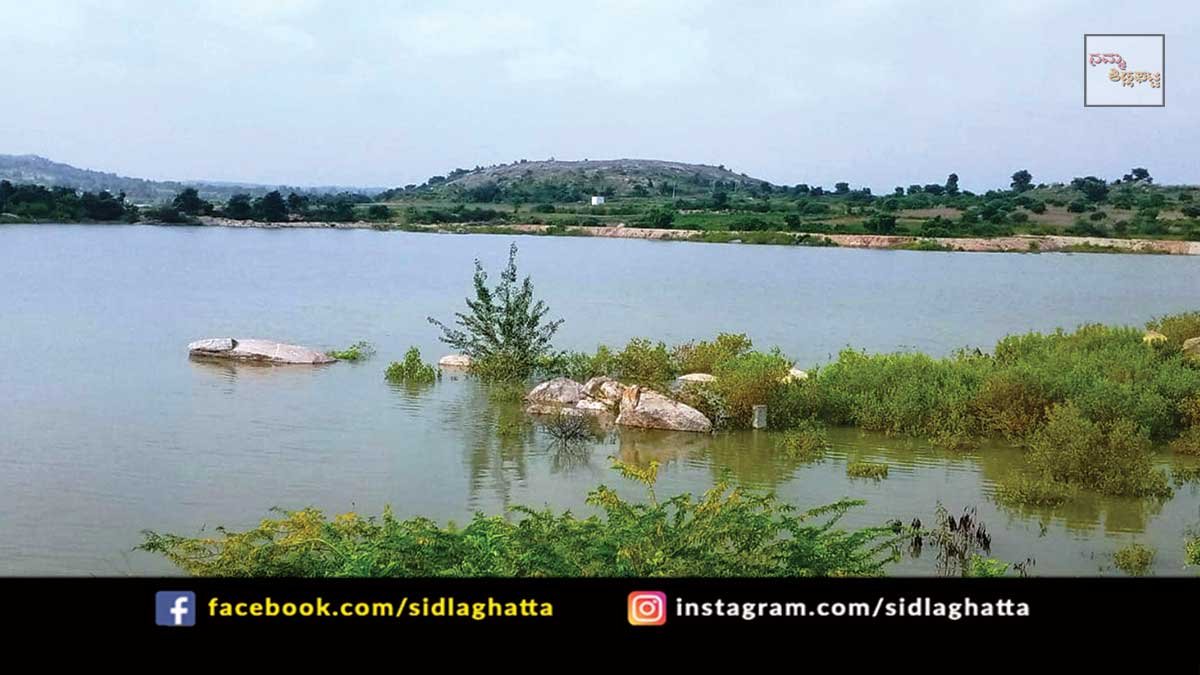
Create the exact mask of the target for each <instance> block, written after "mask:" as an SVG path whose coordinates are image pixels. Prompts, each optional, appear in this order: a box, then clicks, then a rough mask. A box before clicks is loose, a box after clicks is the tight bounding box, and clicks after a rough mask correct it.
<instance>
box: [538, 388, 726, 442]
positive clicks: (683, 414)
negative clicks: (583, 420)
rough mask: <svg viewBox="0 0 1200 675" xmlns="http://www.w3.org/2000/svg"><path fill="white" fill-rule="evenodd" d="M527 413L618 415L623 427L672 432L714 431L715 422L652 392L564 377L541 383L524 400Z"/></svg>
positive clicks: (691, 408)
mask: <svg viewBox="0 0 1200 675" xmlns="http://www.w3.org/2000/svg"><path fill="white" fill-rule="evenodd" d="M525 399H526V401H528V403H529V405H528V406H527V407H526V411H527V412H529V413H532V414H537V415H549V414H556V413H566V414H596V415H611V414H614V413H615V414H616V423H617V424H619V425H622V426H629V427H642V428H646V429H667V430H672V431H700V432H708V431H712V422H710V421H709V419H708V418H707V417H705V416H704V414H703V413H701V412H700V411H699V410H696V409H695V408H693V407H691V406H689V405H686V404H684V403H680V402H679V401H676V400H674V399H672V398H670V397H668V396H665V395H663V394H661V393H659V392H657V391H654V390H653V389H646V388H644V387H639V386H636V385H634V386H625V385H623V384H621V383H620V382H617V381H616V380H614V379H612V378H610V377H593V378H592V379H590V380H588V381H587V382H585V383H583V384H579V383H578V382H576V381H575V380H571V379H568V378H565V377H558V378H555V379H553V380H548V381H546V382H542V383H541V384H539V385H537V386H536V387H534V388H533V389H532V390H530V392H529V393H528V394H527V395H526V396H525Z"/></svg>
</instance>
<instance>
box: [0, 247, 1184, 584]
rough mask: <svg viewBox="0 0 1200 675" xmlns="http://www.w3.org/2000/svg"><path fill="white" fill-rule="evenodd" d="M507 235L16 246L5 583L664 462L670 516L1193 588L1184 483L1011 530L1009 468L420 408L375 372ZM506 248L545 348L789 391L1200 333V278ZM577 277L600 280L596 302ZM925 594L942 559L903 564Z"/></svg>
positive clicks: (1136, 264)
mask: <svg viewBox="0 0 1200 675" xmlns="http://www.w3.org/2000/svg"><path fill="white" fill-rule="evenodd" d="M511 241H512V239H511V238H510V237H500V236H497V237H486V236H479V237H465V238H450V237H439V236H435V235H421V234H407V233H379V232H371V231H325V230H311V231H308V230H305V231H282V230H281V231H271V230H236V229H223V228H154V227H95V226H62V227H0V289H3V291H0V317H3V328H0V352H3V353H6V354H21V355H22V358H19V359H8V360H6V361H4V363H3V364H0V430H2V431H0V574H39V573H40V574H107V573H113V572H114V571H121V572H129V573H170V572H171V571H172V569H171V567H170V566H169V565H168V564H166V563H165V562H164V561H163V560H161V559H160V558H157V557H155V556H148V555H145V554H137V553H127V552H128V551H129V550H130V549H131V548H132V547H133V546H134V545H135V544H137V543H138V541H139V535H138V533H139V531H141V530H142V529H147V528H148V529H154V530H159V531H168V532H181V533H194V532H197V531H199V530H200V529H201V528H207V529H208V531H211V530H212V528H213V527H215V526H217V525H225V526H228V527H231V528H238V529H240V528H246V527H249V526H253V525H254V524H256V523H257V522H258V520H259V519H260V518H262V517H263V516H264V515H266V513H267V511H268V509H270V508H271V507H274V506H279V507H283V508H301V507H304V506H310V505H311V506H314V507H317V508H320V509H322V510H325V511H327V512H331V513H337V512H343V511H348V510H356V511H359V512H362V513H378V512H380V511H381V510H382V509H383V508H384V506H385V505H391V506H392V507H393V509H394V510H395V512H396V513H397V515H399V516H401V517H409V516H418V515H420V516H428V517H430V518H432V519H434V520H437V521H440V522H445V521H448V520H454V521H457V522H462V521H463V520H465V519H467V518H470V517H471V515H472V513H473V512H475V511H483V512H486V513H493V514H495V513H502V512H504V510H505V509H506V508H507V507H510V506H512V505H516V504H526V505H530V506H533V507H543V506H550V507H552V508H554V509H555V510H562V509H571V510H572V511H574V512H577V513H585V512H590V507H589V506H588V505H587V504H586V502H585V498H586V495H587V493H588V491H590V490H591V489H593V488H594V487H596V486H597V485H598V484H601V483H604V484H607V485H609V486H610V487H612V488H613V489H614V490H616V491H617V492H618V493H619V494H621V495H622V496H623V497H625V498H628V499H636V498H641V497H643V496H644V494H645V493H644V490H643V489H642V488H641V486H639V485H636V484H634V483H632V482H630V481H626V480H624V479H622V478H620V476H619V475H618V474H616V472H614V471H612V470H611V469H610V459H609V458H611V457H615V458H619V459H621V460H623V461H626V462H633V463H639V464H645V463H647V462H650V461H658V462H660V464H661V465H662V469H661V470H660V472H659V484H658V485H657V486H656V492H657V494H659V495H673V494H678V493H682V492H691V493H693V494H696V493H700V492H703V491H704V490H706V489H707V488H709V487H710V486H711V485H712V484H713V481H714V480H716V479H717V478H718V477H721V476H724V475H729V476H730V477H731V478H732V479H733V480H735V481H738V482H740V483H743V484H746V485H748V486H752V487H755V488H761V489H768V490H774V491H775V492H776V493H778V494H779V496H780V497H781V498H782V499H784V500H786V501H788V502H789V503H792V504H795V505H796V506H798V507H812V506H817V505H821V504H827V503H829V502H832V501H835V500H837V499H840V498H843V497H851V498H856V499H862V500H865V501H866V502H867V505H866V506H865V507H863V508H859V509H855V510H852V511H851V512H849V513H847V514H846V516H845V518H844V519H843V525H844V526H847V527H861V526H868V525H879V524H881V523H884V522H887V521H889V520H892V519H899V520H901V521H902V522H906V523H907V522H910V521H911V519H912V518H921V519H922V521H923V522H930V519H931V518H932V516H933V512H934V510H935V509H936V507H937V504H938V503H939V502H940V503H942V504H944V505H945V507H946V508H947V509H948V510H949V511H951V512H954V513H958V512H961V510H962V509H964V508H967V507H975V508H976V509H977V510H978V514H979V518H980V519H981V520H982V521H984V522H985V523H986V524H987V526H988V530H989V532H991V534H992V537H993V540H992V551H993V554H994V555H996V556H997V557H1001V558H1004V559H1007V560H1024V559H1025V558H1026V557H1032V558H1036V559H1037V566H1036V568H1035V571H1036V573H1038V574H1092V573H1097V572H1104V573H1108V572H1111V571H1112V570H1111V555H1112V552H1113V551H1115V550H1116V549H1117V548H1119V547H1121V546H1123V545H1125V544H1128V543H1130V542H1132V541H1139V542H1141V543H1143V544H1146V545H1147V546H1151V547H1153V548H1155V549H1157V552H1158V555H1157V556H1156V558H1155V570H1156V572H1157V573H1159V574H1180V573H1182V572H1183V550H1182V549H1183V537H1184V536H1185V534H1186V533H1187V532H1188V531H1189V528H1191V529H1196V528H1200V487H1198V486H1197V484H1195V483H1187V484H1183V485H1181V486H1180V487H1178V488H1177V489H1176V495H1175V497H1174V498H1173V499H1171V500H1169V501H1166V502H1163V503H1156V502H1153V501H1149V502H1148V501H1142V500H1123V499H1111V498H1103V497H1099V496H1095V495H1082V496H1081V497H1080V498H1079V499H1078V500H1076V501H1074V502H1072V503H1070V504H1067V505H1064V506H1062V507H1059V508H1055V509H1047V510H1036V509H1035V510H1023V509H1010V508H1001V507H999V506H997V505H996V504H995V502H994V500H993V498H992V495H993V492H994V486H995V482H996V481H997V480H999V479H1000V478H1002V477H1003V476H1005V475H1006V474H1007V473H1008V472H1009V471H1011V470H1013V469H1014V468H1015V467H1016V466H1018V464H1019V462H1020V461H1021V454H1020V451H1019V450H1017V449H1014V448H1008V447H1003V446H995V447H993V446H986V447H982V448H979V449H977V450H975V451H972V452H969V453H953V452H946V451H942V450H939V449H936V448H932V447H929V446H928V445H927V444H925V443H922V442H919V441H912V440H905V439H897V438H887V437H881V436H877V435H872V434H864V433H859V432H857V431H854V430H834V431H833V432H832V433H831V440H832V442H833V449H832V450H831V451H830V452H829V453H828V454H827V456H826V457H825V458H823V459H822V460H821V461H818V462H812V463H803V462H800V461H798V460H796V459H793V458H790V457H788V456H787V455H786V454H785V453H780V452H777V451H776V449H775V445H776V443H777V442H778V438H777V437H775V436H774V435H773V434H769V433H764V432H738V433H721V434H715V435H711V436H708V435H699V434H675V433H668V432H660V431H650V430H638V429H613V428H607V429H597V430H596V432H595V435H594V436H592V437H590V438H588V439H586V440H585V441H584V442H582V443H576V444H568V445H564V444H562V443H558V442H556V441H555V440H554V439H553V438H552V437H551V436H550V434H548V433H546V431H545V429H544V428H543V427H544V422H539V421H537V420H533V419H530V418H529V417H527V416H526V415H525V414H524V413H523V411H522V410H521V407H520V405H519V403H517V402H516V400H515V399H514V398H513V397H512V396H511V392H502V391H494V390H492V389H490V388H488V387H483V386H480V385H479V384H478V383H476V382H474V381H473V380H468V379H465V378H464V377H463V376H462V375H461V374H457V373H454V372H453V371H449V370H446V371H444V372H443V377H442V379H441V380H440V381H439V382H437V383H435V384H433V385H429V386H424V387H407V386H403V385H401V386H394V385H389V384H388V383H387V382H386V381H385V380H384V378H383V372H384V370H385V369H386V367H387V364H388V362H390V361H392V360H399V359H401V358H402V357H403V355H404V353H405V351H406V350H407V349H408V348H409V347H410V346H416V347H418V348H419V349H420V350H421V352H422V355H423V357H424V358H425V360H427V361H433V360H436V359H437V357H438V356H440V355H441V354H443V353H445V348H444V346H443V345H441V344H439V343H438V342H437V332H436V331H435V330H433V329H431V327H430V326H429V324H428V322H427V321H426V317H428V316H437V317H442V318H449V316H450V314H451V313H452V312H453V311H455V310H456V309H458V308H461V306H462V301H463V296H464V294H466V293H467V292H469V290H470V289H469V286H470V270H471V268H472V263H473V261H474V259H475V258H477V257H478V258H480V259H481V260H482V261H483V262H484V264H485V265H486V266H488V267H489V268H492V267H495V266H496V265H502V264H503V262H504V260H505V259H506V256H507V253H508V247H509V244H510V243H511ZM519 245H520V247H521V264H522V272H523V273H524V272H528V273H529V274H531V275H532V277H533V279H534V280H535V282H536V284H537V290H538V294H539V295H540V296H543V297H545V299H546V301H547V303H548V304H549V306H550V307H551V308H552V314H553V315H555V316H556V317H561V318H563V319H565V321H566V323H565V324H564V325H563V329H562V330H561V331H560V333H559V334H558V335H557V336H556V346H557V347H558V348H561V349H589V350H590V349H594V348H595V347H596V345H597V344H598V343H607V344H623V343H624V342H625V341H626V340H628V339H629V338H631V337H634V336H639V335H644V336H649V337H651V338H653V339H655V340H664V341H666V342H669V343H678V342H682V341H686V340H691V339H704V338H711V337H712V336H713V335H715V334H717V333H718V332H722V331H724V332H745V333H747V334H748V335H749V336H750V337H751V338H752V339H753V340H754V343H755V344H756V345H758V346H761V347H764V348H767V347H771V346H774V345H777V346H779V347H780V348H781V349H782V350H783V351H784V352H785V353H786V354H787V355H788V356H789V357H791V358H794V359H795V360H797V361H798V362H800V363H801V364H802V367H803V366H804V365H813V364H820V363H823V362H824V361H826V360H827V359H828V358H831V357H832V356H833V355H835V354H836V353H837V352H838V351H839V350H840V349H841V348H843V347H845V346H846V345H847V344H852V345H853V346H855V347H858V348H863V349H866V350H869V351H891V350H897V349H909V350H919V351H922V352H928V353H932V354H946V353H948V352H950V351H951V350H953V349H955V348H958V347H961V346H963V345H980V346H983V347H985V348H986V347H987V346H989V345H991V344H994V342H995V340H997V339H998V338H1000V337H1002V336H1003V335H1005V334H1008V333H1019V332H1025V331H1029V330H1041V331H1046V330H1053V329H1054V328H1055V327H1058V326H1063V327H1066V328H1071V327H1074V326H1076V325H1079V324H1080V323H1084V322H1090V321H1101V322H1106V323H1124V324H1141V323H1144V322H1145V321H1147V320H1148V319H1150V318H1152V317H1154V316H1157V315H1161V314H1166V313H1170V312H1177V311H1185V310H1191V309H1195V282H1194V280H1195V279H1196V271H1197V266H1198V265H1200V259H1197V258H1185V257H1176V256H1123V255H1110V256H1056V255H1039V256H1017V255H989V254H971V255H955V254H933V253H913V252H903V251H900V252H894V251H849V250H839V249H820V248H801V247H773V246H754V247H750V246H746V247H738V246H715V245H703V244H686V243H659V242H645V241H632V240H630V241H625V240H616V239H605V240H581V239H577V238H570V237H562V238H551V237H528V238H520V239H519ZM581 270H604V271H605V274H604V278H605V281H604V283H600V284H598V283H595V279H594V275H588V274H581V273H580V271H581ZM698 270H702V271H703V273H702V274H698V273H697V271H698ZM198 279H200V280H203V283H197V280H198ZM997 279H1003V280H1004V281H1005V283H1003V284H997V283H996V280H997ZM680 280H686V283H681V282H680ZM1146 288H1154V293H1152V294H1147V293H1146V291H1145V289H1146ZM931 307H936V308H937V311H936V312H932V311H930V308H931ZM209 335H259V336H266V337H270V338H272V339H278V340H282V341H285V342H289V343H295V344H304V345H311V346H314V347H325V346H329V345H347V344H352V343H353V342H355V341H357V340H368V341H370V342H372V343H373V344H374V345H375V346H376V348H377V350H378V351H377V356H376V358H375V359H374V360H369V361H365V362H361V363H335V364H329V365H327V366H324V367H298V368H291V367H273V366H260V365H256V364H243V363H230V362H222V361H195V360H191V359H189V358H188V355H187V349H186V347H187V344H188V343H189V342H191V341H193V340H196V339H198V338H201V337H205V336H209ZM858 459H863V460H869V461H878V462H886V463H887V464H888V465H889V466H890V473H889V475H888V478H887V479H885V480H880V481H872V480H854V479H850V478H848V477H847V476H846V465H847V463H848V462H850V461H854V460H858ZM1166 461H1168V458H1167V456H1165V455H1164V462H1166ZM1171 461H1182V460H1171ZM926 548H928V547H926ZM932 570H933V566H932V563H931V562H930V561H929V558H928V555H927V554H925V555H922V556H919V557H916V558H906V559H905V560H903V561H902V562H901V563H900V564H899V565H897V567H896V568H895V571H896V572H898V573H902V574H930V573H932Z"/></svg>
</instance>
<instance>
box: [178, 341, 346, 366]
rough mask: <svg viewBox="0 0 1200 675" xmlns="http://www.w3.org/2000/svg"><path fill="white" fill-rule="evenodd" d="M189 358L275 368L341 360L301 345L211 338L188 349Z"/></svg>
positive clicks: (194, 343)
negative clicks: (258, 364) (237, 362)
mask: <svg viewBox="0 0 1200 675" xmlns="http://www.w3.org/2000/svg"><path fill="white" fill-rule="evenodd" d="M188 354H190V355H191V356H193V357H196V358H210V359H230V360H234V361H252V362H257V363H267V364H273V365H289V364H305V365H312V364H319V363H333V362H334V361H336V360H337V359H335V358H333V357H332V356H329V355H328V354H326V353H324V352H319V351H317V350H315V349H309V348H308V347H301V346H300V345H289V344H286V343H283V342H275V341H274V340H259V339H256V338H249V339H241V338H207V339H204V340H197V341H195V342H193V343H191V344H189V345H188Z"/></svg>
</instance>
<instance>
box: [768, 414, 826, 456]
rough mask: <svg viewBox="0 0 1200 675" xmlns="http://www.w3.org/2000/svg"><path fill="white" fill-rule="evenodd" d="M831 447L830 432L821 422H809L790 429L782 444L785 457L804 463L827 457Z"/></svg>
mask: <svg viewBox="0 0 1200 675" xmlns="http://www.w3.org/2000/svg"><path fill="white" fill-rule="evenodd" d="M830 447H831V445H830V443H829V432H828V431H826V429H825V425H823V424H821V423H820V422H813V421H808V422H805V423H803V424H801V425H800V426H797V427H796V428H794V429H789V430H788V431H787V432H786V433H785V434H784V435H783V440H782V442H781V443H780V448H781V450H782V452H783V453H784V455H785V456H787V457H790V458H792V459H798V460H800V461H802V462H813V461H816V460H818V459H821V458H822V457H824V456H825V452H826V451H827V450H829V448H830Z"/></svg>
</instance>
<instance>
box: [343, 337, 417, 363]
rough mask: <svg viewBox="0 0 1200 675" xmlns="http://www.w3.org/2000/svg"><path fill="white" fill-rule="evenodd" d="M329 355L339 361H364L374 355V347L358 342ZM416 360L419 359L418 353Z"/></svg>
mask: <svg viewBox="0 0 1200 675" xmlns="http://www.w3.org/2000/svg"><path fill="white" fill-rule="evenodd" d="M329 355H330V356H332V357H333V358H335V359H337V360H339V361H366V360H367V359H369V358H371V357H372V356H374V355H375V347H374V345H372V344H371V343H370V342H367V341H366V340H359V341H358V342H355V343H354V344H352V345H350V346H349V347H347V348H346V349H342V350H333V351H331V352H329ZM417 358H418V359H419V358H420V354H419V353H418V355H417Z"/></svg>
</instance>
